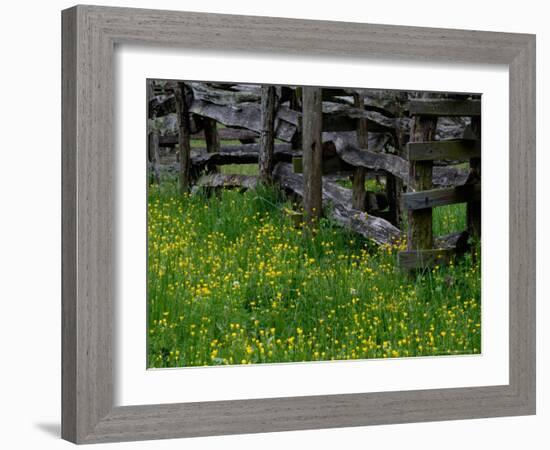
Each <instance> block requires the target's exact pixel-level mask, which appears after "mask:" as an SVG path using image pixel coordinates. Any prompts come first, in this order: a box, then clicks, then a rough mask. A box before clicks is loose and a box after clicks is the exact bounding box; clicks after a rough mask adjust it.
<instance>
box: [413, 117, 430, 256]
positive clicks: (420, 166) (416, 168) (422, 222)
mask: <svg viewBox="0 0 550 450" xmlns="http://www.w3.org/2000/svg"><path fill="white" fill-rule="evenodd" d="M436 126H437V118H433V117H430V116H416V117H415V118H414V122H413V125H412V129H411V142H419V141H420V142H428V141H433V140H434V138H435V130H436ZM432 176H433V161H410V162H409V184H408V186H407V189H408V191H409V192H418V191H427V190H430V189H432ZM407 216H408V226H407V250H409V251H411V250H428V249H431V248H432V247H433V228H432V227H433V220H432V219H433V211H432V210H431V209H430V208H424V209H410V210H408V211H407Z"/></svg>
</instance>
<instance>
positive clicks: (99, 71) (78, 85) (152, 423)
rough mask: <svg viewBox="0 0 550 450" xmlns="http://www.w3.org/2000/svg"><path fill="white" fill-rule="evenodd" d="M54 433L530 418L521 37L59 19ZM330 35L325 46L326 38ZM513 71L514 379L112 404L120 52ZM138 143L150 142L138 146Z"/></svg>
mask: <svg viewBox="0 0 550 450" xmlns="http://www.w3.org/2000/svg"><path fill="white" fill-rule="evenodd" d="M62 31H63V46H62V51H63V57H62V64H63V68H62V74H63V75H62V77H63V114H62V120H63V138H62V145H63V149H62V150H63V157H62V170H63V181H62V189H63V194H62V201H63V218H62V224H63V225H62V226H63V246H62V257H63V262H62V270H63V283H62V286H63V288H62V314H63V321H62V323H63V331H62V351H63V359H62V364H63V365H62V372H63V376H62V381H63V387H62V402H63V414H62V435H63V437H64V438H65V439H68V440H70V441H73V442H78V443H93V442H107V441H109V442H110V441H123V440H124V441H127V440H136V439H160V438H174V437H186V436H207V435H220V434H233V433H258V432H267V431H283V430H298V429H312V428H325V427H344V426H362V425H373V424H387V423H403V422H412V421H419V422H420V421H428V420H450V419H465V418H475V417H491V416H509V415H520V414H533V413H534V412H535V273H536V271H535V181H536V180H535V38H534V36H532V35H526V34H511V33H490V32H482V31H465V30H444V29H436V28H418V27H396V26H388V25H371V24H360V23H343V22H328V21H307V20H293V19H277V18H267V17H250V16H248V17H245V16H228V15H218V14H201V13H187V12H176V11H155V10H139V9H128V8H108V7H95V6H78V7H74V8H71V9H69V10H66V11H64V12H63V21H62ZM326 36H330V39H326ZM124 43H131V44H148V45H159V46H165V47H185V48H191V49H196V50H201V51H208V50H216V51H219V50H228V51H236V52H245V53H246V52H262V53H265V54H284V55H289V54H294V55H319V56H330V57H331V58H336V59H338V58H357V59H361V58H365V57H373V58H387V59H407V60H411V59H412V60H423V61H439V62H442V61H443V62H444V61H452V62H466V63H488V64H492V63H496V64H506V65H508V66H509V70H510V121H509V123H510V280H509V283H510V299H509V302H510V308H509V313H510V333H509V336H510V342H509V344H510V356H509V360H510V380H509V384H507V385H503V386H488V387H472V388H460V389H433V390H422V391H406V392H383V393H360V394H349V395H324V396H308V397H288V398H278V399H258V400H239V401H222V402H205V403H185V404H170V405H138V406H122V407H119V406H117V407H115V406H114V395H113V380H114V373H113V366H112V360H113V322H112V321H113V313H114V311H115V309H114V307H115V294H114V292H115V291H114V286H115V281H116V277H117V274H116V270H115V268H116V254H114V253H113V251H112V248H113V238H114V236H113V230H114V225H115V221H116V209H115V206H116V192H114V185H115V183H114V179H113V173H114V171H113V167H114V165H115V163H116V155H115V153H114V146H113V98H114V96H113V86H112V83H113V79H114V77H113V75H114V74H113V52H114V46H115V44H124ZM144 139H145V136H144Z"/></svg>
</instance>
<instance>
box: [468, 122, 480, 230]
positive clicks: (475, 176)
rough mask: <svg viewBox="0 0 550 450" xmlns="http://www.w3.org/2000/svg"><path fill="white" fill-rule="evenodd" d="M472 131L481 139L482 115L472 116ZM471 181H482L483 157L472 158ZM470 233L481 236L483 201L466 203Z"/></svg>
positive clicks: (469, 177)
mask: <svg viewBox="0 0 550 450" xmlns="http://www.w3.org/2000/svg"><path fill="white" fill-rule="evenodd" d="M472 131H473V132H474V134H475V135H476V136H477V138H478V139H480V140H481V117H480V116H476V117H472ZM468 180H469V182H472V183H479V182H481V158H472V159H470V174H469V176H468ZM466 215H467V223H468V233H469V234H470V236H475V237H477V238H481V201H479V202H468V203H467V204H466Z"/></svg>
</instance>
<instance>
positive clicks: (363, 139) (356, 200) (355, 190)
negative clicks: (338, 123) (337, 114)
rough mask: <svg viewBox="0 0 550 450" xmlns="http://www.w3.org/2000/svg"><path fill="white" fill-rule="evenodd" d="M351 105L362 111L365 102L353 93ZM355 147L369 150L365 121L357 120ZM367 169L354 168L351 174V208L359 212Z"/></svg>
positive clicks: (363, 198) (363, 202)
mask: <svg viewBox="0 0 550 450" xmlns="http://www.w3.org/2000/svg"><path fill="white" fill-rule="evenodd" d="M353 104H354V106H355V107H356V108H359V109H364V107H365V100H364V98H363V96H362V95H361V94H359V93H358V92H354V93H353ZM357 146H358V147H359V148H360V149H365V150H367V149H368V148H369V138H368V123H367V119H359V120H358V121H357ZM366 174H367V169H366V168H364V167H356V168H355V170H354V172H353V183H352V197H351V204H352V207H353V208H355V209H358V210H359V211H364V210H365V207H366V197H367V191H365V176H366Z"/></svg>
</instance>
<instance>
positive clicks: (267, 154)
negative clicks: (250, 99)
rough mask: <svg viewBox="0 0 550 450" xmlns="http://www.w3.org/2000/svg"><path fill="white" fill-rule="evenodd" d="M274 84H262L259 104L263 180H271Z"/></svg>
mask: <svg viewBox="0 0 550 450" xmlns="http://www.w3.org/2000/svg"><path fill="white" fill-rule="evenodd" d="M276 100H277V97H276V93H275V86H270V85H263V86H262V104H261V125H260V128H261V131H260V159H259V166H258V168H259V172H260V178H261V179H262V181H264V182H270V181H271V174H272V172H273V167H274V162H275V161H274V159H273V148H274V145H275V107H276Z"/></svg>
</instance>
